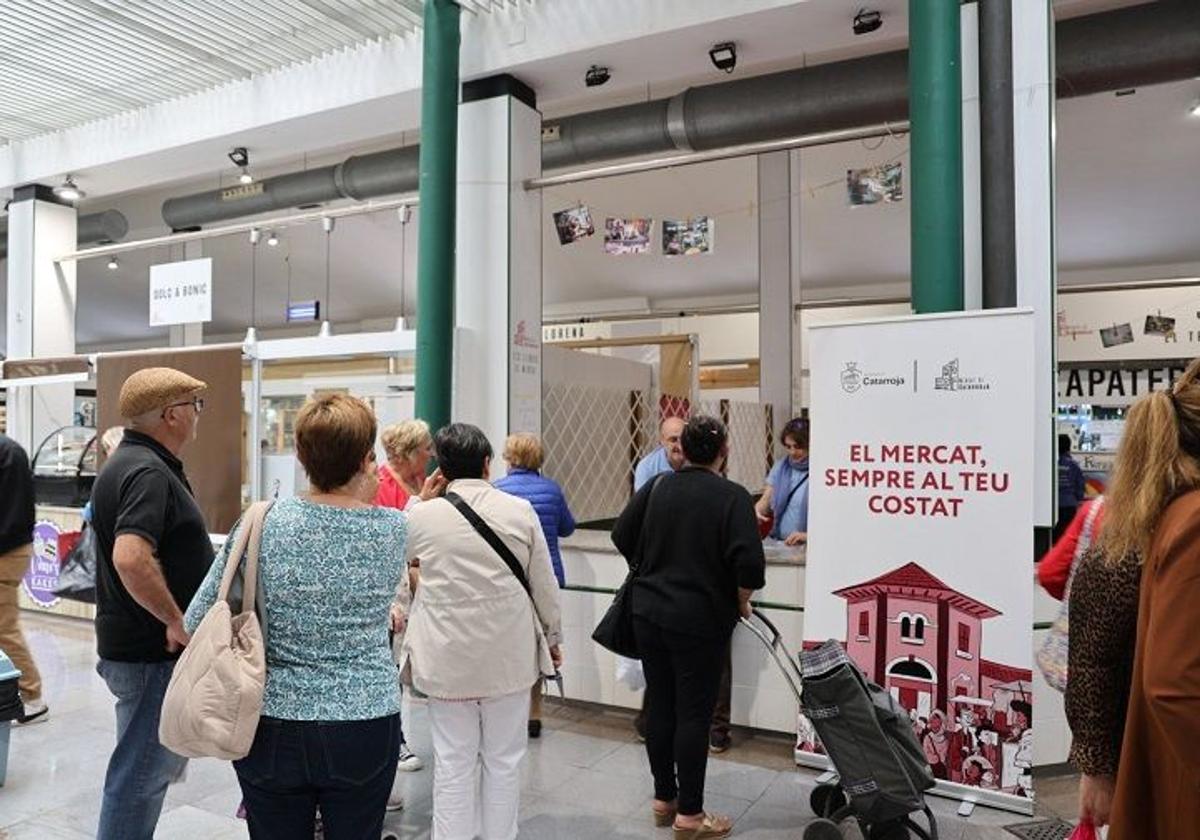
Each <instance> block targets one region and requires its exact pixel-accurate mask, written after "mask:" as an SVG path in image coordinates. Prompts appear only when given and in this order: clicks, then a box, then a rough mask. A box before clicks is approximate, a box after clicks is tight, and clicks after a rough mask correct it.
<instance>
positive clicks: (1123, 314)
mask: <svg viewBox="0 0 1200 840" xmlns="http://www.w3.org/2000/svg"><path fill="white" fill-rule="evenodd" d="M1057 328H1058V361H1059V362H1105V361H1146V360H1150V359H1191V358H1194V357H1195V356H1197V355H1200V281H1191V282H1190V283H1189V282H1183V281H1181V282H1180V283H1179V284H1177V285H1170V286H1147V287H1145V288H1140V289H1138V288H1132V289H1113V290H1109V291H1103V292H1070V291H1060V292H1059V295H1058V317H1057Z"/></svg>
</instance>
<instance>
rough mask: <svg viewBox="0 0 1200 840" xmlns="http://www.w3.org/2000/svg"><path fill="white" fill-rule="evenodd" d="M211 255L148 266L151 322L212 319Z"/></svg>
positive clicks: (168, 323) (166, 323)
mask: <svg viewBox="0 0 1200 840" xmlns="http://www.w3.org/2000/svg"><path fill="white" fill-rule="evenodd" d="M212 263H213V261H212V258H211V257H205V258H204V259H200V260H185V261H183V262H171V263H162V264H160V265H152V266H150V326H152V327H166V326H171V325H173V324H204V323H208V322H209V321H211V320H212Z"/></svg>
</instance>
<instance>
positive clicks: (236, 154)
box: [229, 146, 254, 184]
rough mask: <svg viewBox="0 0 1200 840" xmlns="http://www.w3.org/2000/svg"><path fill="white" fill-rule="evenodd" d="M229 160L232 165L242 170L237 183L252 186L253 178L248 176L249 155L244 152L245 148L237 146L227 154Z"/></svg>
mask: <svg viewBox="0 0 1200 840" xmlns="http://www.w3.org/2000/svg"><path fill="white" fill-rule="evenodd" d="M229 159H230V160H231V161H233V165H234V166H236V167H238V168H239V169H241V170H242V174H241V175H239V176H238V183H240V184H253V183H254V176H253V175H251V174H250V153H249V152H248V151H246V147H245V146H238V147H237V148H236V149H234V150H233V151H232V152H230V153H229Z"/></svg>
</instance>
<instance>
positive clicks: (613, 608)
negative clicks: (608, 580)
mask: <svg viewBox="0 0 1200 840" xmlns="http://www.w3.org/2000/svg"><path fill="white" fill-rule="evenodd" d="M663 475H665V473H664V474H660V475H659V476H658V477H656V478H655V479H654V486H653V487H651V488H650V497H649V498H648V499H646V509H645V510H644V511H643V512H642V528H641V534H640V535H639V540H638V542H639V548H638V557H637V558H636V560H635V562H633V563H632V564H630V567H629V574H627V575H626V576H625V582H624V583H622V584H621V586H620V587H619V588H618V589H617V592H616V594H615V595H613V599H612V603H611V604H609V605H608V609H607V610H606V611H605V613H604V615H603V616H602V617H601V618H600V623H599V624H597V625H596V629H595V630H593V631H592V641H593V642H595V643H596V644H598V645H600V647H602V648H606V649H608V650H611V651H612V652H613V653H615V654H617V655H618V656H624V657H625V658H626V659H641V658H642V657H641V654H640V653H638V647H637V639H635V638H634V633H633V599H632V597H631V594H632V589H633V582H634V580H636V579H637V573H638V567H639V566H640V565H641V563H642V558H641V545H640V543H642V542H644V540H645V537H644V536H642V535H644V534H645V531H646V516H647V515H648V514H649V513H650V504H651V502H653V501H654V493H655V491H657V490H658V488H659V485H661V484H662V477H663Z"/></svg>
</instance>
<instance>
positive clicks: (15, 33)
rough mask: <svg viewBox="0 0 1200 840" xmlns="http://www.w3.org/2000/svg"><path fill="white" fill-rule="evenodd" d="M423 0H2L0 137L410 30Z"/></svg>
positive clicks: (53, 127) (41, 130) (71, 122)
mask: <svg viewBox="0 0 1200 840" xmlns="http://www.w3.org/2000/svg"><path fill="white" fill-rule="evenodd" d="M420 21H421V2H420V0H393V2H379V0H269V2H253V3H237V2H229V0H200V1H199V2H197V0H5V2H4V13H3V15H0V96H2V97H3V100H4V105H3V107H2V108H0V142H7V141H10V140H14V139H17V140H19V139H23V138H26V137H33V136H36V135H39V134H45V133H48V132H52V131H57V130H60V129H63V128H68V127H71V126H75V125H79V124H81V123H85V122H88V121H89V120H95V119H99V118H102V117H108V116H112V115H114V114H118V113H122V112H125V111H132V110H136V109H138V108H142V107H145V106H147V105H152V104H155V103H158V102H163V101H166V100H170V99H173V98H176V97H179V96H185V95H187V94H190V93H195V92H197V91H201V90H205V89H209V88H212V87H216V86H218V85H222V84H225V83H227V82H230V81H234V80H237V79H244V78H248V77H250V76H254V75H256V74H261V73H265V72H269V71H272V70H277V69H279V68H282V67H287V66H289V65H293V64H296V63H299V62H302V61H306V60H309V59H311V58H314V57H316V56H320V55H323V54H326V53H329V52H332V51H334V50H339V49H343V48H345V47H349V46H353V45H357V44H361V43H365V42H368V41H373V40H377V39H386V38H390V37H394V36H398V35H406V34H411V33H413V32H414V31H415V30H416V29H417V28H418V27H419V26H420Z"/></svg>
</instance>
